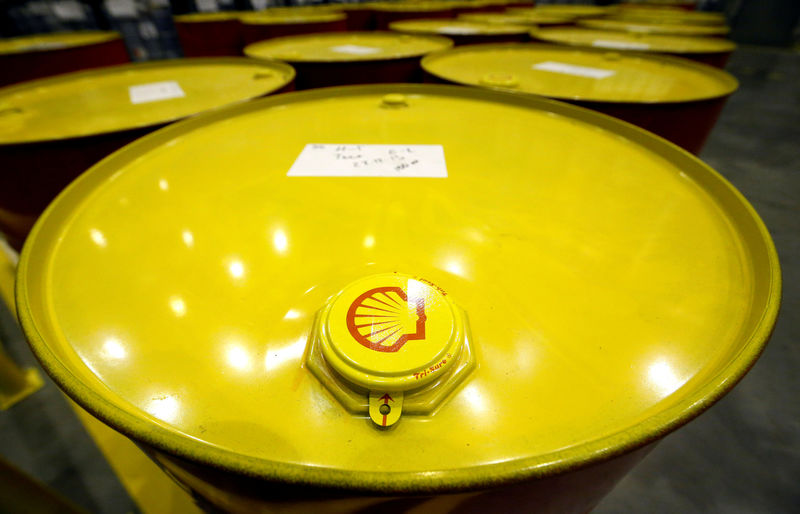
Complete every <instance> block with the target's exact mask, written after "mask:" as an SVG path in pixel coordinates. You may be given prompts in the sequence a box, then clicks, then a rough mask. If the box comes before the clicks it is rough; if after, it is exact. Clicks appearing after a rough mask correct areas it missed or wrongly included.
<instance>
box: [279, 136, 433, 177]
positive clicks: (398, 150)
mask: <svg viewBox="0 0 800 514" xmlns="http://www.w3.org/2000/svg"><path fill="white" fill-rule="evenodd" d="M286 175H287V176H289V177H428V178H445V177H447V165H446V164H445V161H444V148H443V147H442V145H349V144H348V145H342V144H316V143H315V144H308V145H306V146H305V148H303V151H302V152H300V155H299V156H298V157H297V160H295V161H294V164H293V165H292V167H291V168H290V169H289V172H288V173H287V174H286Z"/></svg>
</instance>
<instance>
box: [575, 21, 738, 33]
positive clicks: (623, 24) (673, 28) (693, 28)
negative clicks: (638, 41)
mask: <svg viewBox="0 0 800 514" xmlns="http://www.w3.org/2000/svg"><path fill="white" fill-rule="evenodd" d="M577 23H578V25H580V26H581V27H587V28H590V29H598V30H615V31H622V32H643V33H646V34H669V35H675V36H724V35H725V34H727V33H728V32H730V28H728V27H727V26H725V25H688V24H677V23H644V22H629V21H624V20H578V22H577Z"/></svg>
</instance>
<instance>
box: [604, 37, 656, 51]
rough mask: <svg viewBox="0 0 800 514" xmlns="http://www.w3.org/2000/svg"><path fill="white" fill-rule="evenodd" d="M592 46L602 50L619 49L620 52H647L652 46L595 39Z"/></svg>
mask: <svg viewBox="0 0 800 514" xmlns="http://www.w3.org/2000/svg"><path fill="white" fill-rule="evenodd" d="M592 46H597V47H600V48H618V49H620V50H647V49H649V48H650V45H648V44H647V43H636V42H634V41H612V40H610V39H595V40H594V41H592Z"/></svg>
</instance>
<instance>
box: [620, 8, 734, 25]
mask: <svg viewBox="0 0 800 514" xmlns="http://www.w3.org/2000/svg"><path fill="white" fill-rule="evenodd" d="M610 18H612V19H616V20H625V21H631V22H644V23H671V24H674V25H695V24H697V25H724V24H725V16H724V15H723V14H721V13H711V12H699V11H684V10H677V11H661V10H654V9H650V10H636V9H621V10H619V11H617V12H615V13H614V14H613V15H611V17H610Z"/></svg>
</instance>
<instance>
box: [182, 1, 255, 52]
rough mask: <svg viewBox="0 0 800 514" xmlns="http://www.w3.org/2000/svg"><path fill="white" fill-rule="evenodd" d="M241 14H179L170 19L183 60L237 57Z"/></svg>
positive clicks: (240, 33) (241, 37) (240, 31)
mask: <svg viewBox="0 0 800 514" xmlns="http://www.w3.org/2000/svg"><path fill="white" fill-rule="evenodd" d="M240 15H241V14H240V13H236V12H209V13H192V14H182V15H179V16H175V17H174V18H173V20H174V22H175V29H176V31H177V32H178V39H179V41H180V43H181V48H182V49H183V54H184V55H185V56H186V57H220V56H240V55H242V46H243V44H244V37H243V35H242V25H241V23H240V22H239V16H240Z"/></svg>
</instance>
